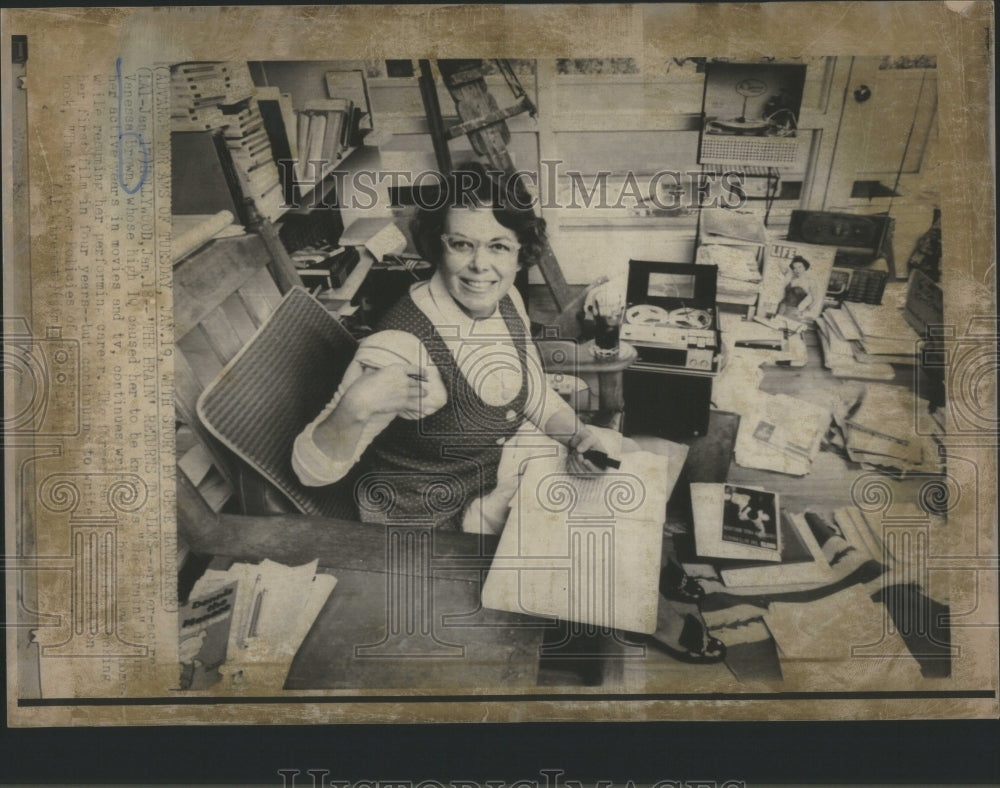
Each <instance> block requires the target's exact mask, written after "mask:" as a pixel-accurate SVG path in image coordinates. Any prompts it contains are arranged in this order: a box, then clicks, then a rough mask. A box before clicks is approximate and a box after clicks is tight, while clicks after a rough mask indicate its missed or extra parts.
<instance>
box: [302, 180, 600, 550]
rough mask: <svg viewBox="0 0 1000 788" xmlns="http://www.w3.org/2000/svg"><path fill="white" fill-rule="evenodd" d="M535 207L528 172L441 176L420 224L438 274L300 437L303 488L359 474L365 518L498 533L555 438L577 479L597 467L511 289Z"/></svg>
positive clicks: (537, 238) (539, 228)
mask: <svg viewBox="0 0 1000 788" xmlns="http://www.w3.org/2000/svg"><path fill="white" fill-rule="evenodd" d="M531 204H532V200H531V198H530V195H529V194H528V191H527V189H526V188H525V186H524V184H523V182H522V181H521V178H520V177H518V176H510V177H508V176H506V175H503V174H501V173H497V172H491V171H487V170H486V169H485V168H484V167H482V166H481V165H478V164H475V165H471V166H469V167H467V168H466V169H463V170H460V171H456V172H454V173H453V174H452V175H451V176H449V177H448V178H446V179H444V181H443V183H442V192H441V194H440V195H439V199H437V200H436V201H435V205H434V206H429V207H426V208H424V209H422V210H421V212H420V213H419V214H418V216H417V217H416V219H415V220H414V225H413V236H414V240H415V243H416V246H417V249H418V251H420V252H421V254H423V255H424V257H426V258H427V259H428V260H431V261H434V262H435V263H436V270H435V273H434V275H433V277H432V278H431V279H430V281H428V282H422V283H420V284H417V285H415V286H414V288H413V289H412V290H411V291H410V292H409V294H408V295H406V296H405V297H404V298H403V299H401V300H400V301H399V302H398V303H397V304H396V305H395V306H394V307H392V308H391V309H390V310H389V312H388V313H387V314H386V315H385V317H384V318H383V319H382V321H381V323H380V324H379V326H378V328H379V330H378V331H377V332H376V333H375V334H373V335H371V336H370V337H368V338H366V339H365V340H364V341H363V342H362V343H361V345H360V347H359V349H358V352H357V355H356V356H355V359H354V361H353V362H352V364H351V367H349V368H348V371H347V372H346V373H345V375H344V378H343V381H342V383H341V385H340V388H339V389H338V391H337V393H336V394H335V396H334V398H333V400H331V402H330V404H329V405H328V406H327V408H326V409H325V410H324V411H323V412H322V413H321V414H320V415H319V417H317V419H316V420H315V421H314V422H313V423H312V424H310V425H309V426H308V427H307V428H306V429H305V431H303V433H302V434H301V435H300V436H299V437H298V439H297V440H296V443H295V451H294V456H293V465H294V467H295V469H296V472H297V473H298V475H299V477H300V479H301V480H302V482H303V483H304V484H309V485H324V484H331V483H334V482H337V481H339V480H341V479H343V478H344V477H346V476H347V475H348V474H349V473H350V474H353V475H352V476H351V478H352V480H353V482H354V490H355V500H356V502H357V505H358V509H359V514H360V516H361V519H362V520H365V521H369V522H380V523H386V522H391V523H394V524H399V525H406V524H411V525H427V524H433V525H435V526H439V527H457V526H461V527H462V528H464V529H465V530H472V531H494V532H495V531H498V530H500V528H502V526H503V523H504V521H505V520H506V515H507V508H508V505H509V502H510V499H511V497H512V496H513V494H514V492H515V491H516V488H517V480H518V476H517V468H518V464H519V460H518V458H519V457H520V456H521V454H522V453H523V452H525V451H534V452H537V451H538V448H539V446H540V445H541V446H549V447H553V444H552V440H555V441H556V442H557V443H558V444H561V445H562V446H564V447H566V448H568V449H570V450H571V451H570V452H569V454H568V457H567V463H566V467H567V470H569V471H570V472H596V471H597V470H598V469H597V468H596V467H595V466H593V465H592V464H591V463H590V462H589V461H588V460H586V459H584V457H583V453H584V452H586V451H588V450H589V449H600V448H602V447H601V442H600V438H599V437H598V434H597V432H596V431H595V430H593V429H591V428H590V427H587V426H585V425H584V424H583V423H582V422H580V420H579V419H578V418H577V416H576V414H575V412H574V411H573V410H572V408H570V407H569V406H568V405H567V404H566V403H565V402H564V401H563V400H562V398H561V397H560V396H559V395H558V394H556V393H555V392H554V391H553V390H552V389H551V388H550V387H549V386H548V384H547V383H546V379H545V375H544V372H543V370H542V364H541V360H540V358H539V355H538V352H537V350H536V348H535V347H534V344H533V343H532V341H531V339H530V336H529V325H530V323H529V321H528V316H527V313H526V312H525V308H524V304H523V302H522V301H521V297H520V295H519V294H518V292H517V290H516V289H514V287H513V284H514V279H515V277H516V276H517V273H518V271H519V270H520V269H521V268H522V267H524V266H530V265H532V264H534V263H535V262H536V260H537V258H538V256H539V254H540V251H541V249H542V247H543V244H544V238H545V235H544V233H545V224H544V221H543V220H542V219H540V218H538V217H536V216H535V214H534V211H533V210H532V208H531ZM554 448H556V449H558V447H554Z"/></svg>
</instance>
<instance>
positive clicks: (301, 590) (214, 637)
mask: <svg viewBox="0 0 1000 788" xmlns="http://www.w3.org/2000/svg"><path fill="white" fill-rule="evenodd" d="M316 569H317V562H316V561H312V562H311V563H308V564H304V565H302V566H298V567H289V566H284V565H283V564H278V563H275V562H274V561H268V560H265V561H262V562H261V563H259V564H233V565H232V566H231V567H230V568H229V569H227V570H225V571H221V570H216V569H209V570H207V571H206V572H205V574H204V575H202V577H201V578H200V579H199V580H198V582H197V583H195V585H194V588H193V589H192V590H191V594H190V596H189V598H188V602H187V604H186V605H184V607H183V608H182V610H181V614H180V645H179V650H180V655H181V688H182V689H204V688H206V687H208V686H212V685H213V684H215V683H217V682H219V681H220V680H223V679H227V680H228V684H224V685H223V689H231V690H234V691H237V690H241V689H246V690H250V691H253V692H257V691H260V690H264V689H281V687H282V686H283V685H284V683H285V678H286V677H287V675H288V670H289V668H290V667H291V664H292V659H293V658H294V656H295V653H296V652H297V651H298V649H299V646H300V645H301V643H302V641H303V639H304V638H305V636H306V635H307V634H308V632H309V629H310V628H311V627H312V625H313V622H314V621H315V620H316V616H317V615H319V612H320V610H321V609H322V608H323V605H324V604H325V603H326V601H327V599H328V598H329V596H330V592H331V591H333V588H334V586H335V585H336V584H337V579H336V578H335V577H333V576H332V575H327V574H317V573H316ZM223 630H225V634H221V633H223ZM223 643H224V644H225V647H224V649H223V648H222V644H223ZM208 647H210V648H212V649H213V652H212V654H208V653H207V652H206V648H208Z"/></svg>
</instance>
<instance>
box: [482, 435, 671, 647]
mask: <svg viewBox="0 0 1000 788" xmlns="http://www.w3.org/2000/svg"><path fill="white" fill-rule="evenodd" d="M668 465H669V463H668V460H667V458H666V457H663V456H661V455H658V454H653V453H650V452H635V453H631V454H625V455H624V456H623V457H622V462H621V468H619V469H617V470H609V471H607V472H605V473H600V474H588V475H571V474H567V473H565V472H564V470H563V460H562V458H561V457H543V458H537V459H533V460H530V461H528V462H527V463H526V466H525V470H524V474H523V476H522V478H521V483H520V486H519V488H518V493H517V495H516V496H515V499H514V502H513V504H512V506H511V512H510V516H509V518H508V520H507V524H506V526H505V528H504V531H503V534H502V536H501V537H500V543H499V545H498V547H497V551H496V555H495V556H494V558H493V564H492V566H491V568H490V572H489V575H488V576H487V578H486V583H485V584H484V586H483V596H482V599H483V605H484V606H485V607H488V608H493V609H495V610H505V611H509V612H514V613H527V614H531V615H538V616H546V617H555V618H559V619H562V620H565V621H575V622H578V623H582V624H587V625H592V626H596V627H614V628H617V629H624V630H629V631H632V632H646V633H650V632H653V631H654V630H655V629H656V608H657V599H658V584H659V573H660V552H661V544H662V539H663V523H664V520H665V517H666V507H667V498H668V496H669V494H670V490H671V489H672V487H673V483H674V481H676V477H677V474H678V472H679V470H680V468H679V467H678V468H673V469H671V468H669V467H668Z"/></svg>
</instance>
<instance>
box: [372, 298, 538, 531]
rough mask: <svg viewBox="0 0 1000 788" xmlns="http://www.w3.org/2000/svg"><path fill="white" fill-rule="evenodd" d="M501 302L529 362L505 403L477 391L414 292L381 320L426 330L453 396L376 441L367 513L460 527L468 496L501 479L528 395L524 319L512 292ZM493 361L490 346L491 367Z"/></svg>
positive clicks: (399, 422) (418, 332)
mask: <svg viewBox="0 0 1000 788" xmlns="http://www.w3.org/2000/svg"><path fill="white" fill-rule="evenodd" d="M499 308H500V315H501V316H502V317H503V320H504V323H505V324H506V326H507V330H508V331H509V332H510V336H511V339H512V341H513V343H514V347H515V349H516V351H517V357H518V361H519V362H520V366H521V388H520V390H519V391H518V393H517V395H516V396H515V397H514V399H513V400H512V401H511V402H509V403H507V404H506V405H500V406H494V405H488V404H486V403H485V402H484V401H483V400H482V399H481V398H480V397H479V395H477V394H476V392H475V391H474V390H473V388H472V386H471V385H470V383H469V381H468V380H466V378H465V375H463V374H462V373H461V372H460V371H459V369H458V367H457V364H456V360H455V356H454V355H452V353H451V351H450V350H449V349H448V346H447V345H446V344H445V342H444V340H443V339H442V338H441V335H440V334H439V333H438V330H437V329H436V328H435V326H434V325H433V324H432V323H431V321H430V320H429V319H428V318H427V316H426V315H425V314H424V313H423V312H422V311H420V308H419V307H418V306H417V305H416V304H415V303H414V302H413V299H412V298H411V297H410V296H408V295H407V296H406V297H405V298H403V299H401V300H400V301H399V302H398V303H397V304H396V305H395V306H393V307H392V309H390V310H389V312H388V313H387V314H386V315H385V316H384V317H383V319H382V320H381V321H380V323H379V325H378V330H380V331H384V330H389V329H395V330H398V331H406V332H408V333H411V334H413V335H414V336H416V337H418V338H420V340H421V341H422V342H423V344H424V346H425V347H426V348H427V351H428V353H429V355H430V358H431V361H432V362H433V363H434V365H435V366H436V367H437V368H438V371H439V372H440V373H441V379H442V381H443V382H444V386H445V391H446V392H447V395H448V401H447V403H446V404H445V405H444V406H443V407H442V408H441V409H440V410H438V411H437V412H435V413H433V414H431V415H430V416H427V417H426V418H423V419H403V418H398V417H397V418H396V419H394V420H393V421H392V423H391V424H389V426H388V427H387V428H386V429H385V430H383V431H382V432H381V433H380V434H379V435H378V437H376V438H375V440H374V441H372V443H371V445H370V446H369V447H368V449H367V451H366V452H365V454H364V456H363V457H362V459H361V463H360V465H361V467H362V469H363V473H362V474H361V476H360V478H359V479H358V482H357V486H356V488H355V489H356V496H357V502H358V508H359V510H360V513H361V519H362V520H364V521H366V522H378V523H388V524H395V525H425V526H434V527H456V528H457V527H459V526H460V525H461V521H462V516H463V513H464V512H465V509H466V507H467V506H468V504H469V503H470V502H471V501H473V500H474V499H476V498H478V497H480V496H482V495H485V494H487V493H489V492H491V491H492V490H493V489H494V488H495V487H496V484H497V468H498V466H499V464H500V455H501V452H502V451H503V446H504V444H505V443H506V442H507V440H509V439H510V437H511V436H512V435H513V434H514V433H515V432H516V431H517V430H518V428H520V426H521V424H522V423H523V422H524V419H525V417H524V406H525V403H526V402H527V399H528V364H527V355H526V342H527V341H528V340H527V336H526V331H525V326H524V322H523V320H522V319H521V317H520V315H519V314H518V312H517V309H516V308H515V306H514V303H513V302H512V301H511V300H510V297H509V296H504V297H503V299H501V301H500V304H499ZM470 341H472V342H476V341H477V340H475V339H473V340H470ZM416 361H417V359H414V362H416ZM488 365H489V359H488V354H487V356H486V357H485V361H484V373H485V372H486V371H487V367H488Z"/></svg>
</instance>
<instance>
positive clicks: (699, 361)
mask: <svg viewBox="0 0 1000 788" xmlns="http://www.w3.org/2000/svg"><path fill="white" fill-rule="evenodd" d="M714 325H715V317H714V315H713V314H712V312H710V311H709V310H706V309H695V308H693V307H678V308H677V309H671V310H666V309H663V308H662V307H659V306H655V305H653V304H637V305H636V306H632V307H629V308H628V309H626V310H625V321H624V323H623V324H622V329H621V336H622V339H625V340H627V341H628V342H631V343H633V344H635V345H648V346H649V348H648V350H647V351H646V353H645V356H646V358H647V360H652V358H654V357H655V358H658V359H659V363H661V364H667V365H669V366H678V367H684V368H685V369H700V370H704V371H710V370H712V367H713V358H714V356H715V352H716V347H717V345H716V332H715V329H714ZM669 350H675V351H678V352H677V353H673V354H671V353H669V352H658V351H669ZM641 357H642V354H640V358H641Z"/></svg>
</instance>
